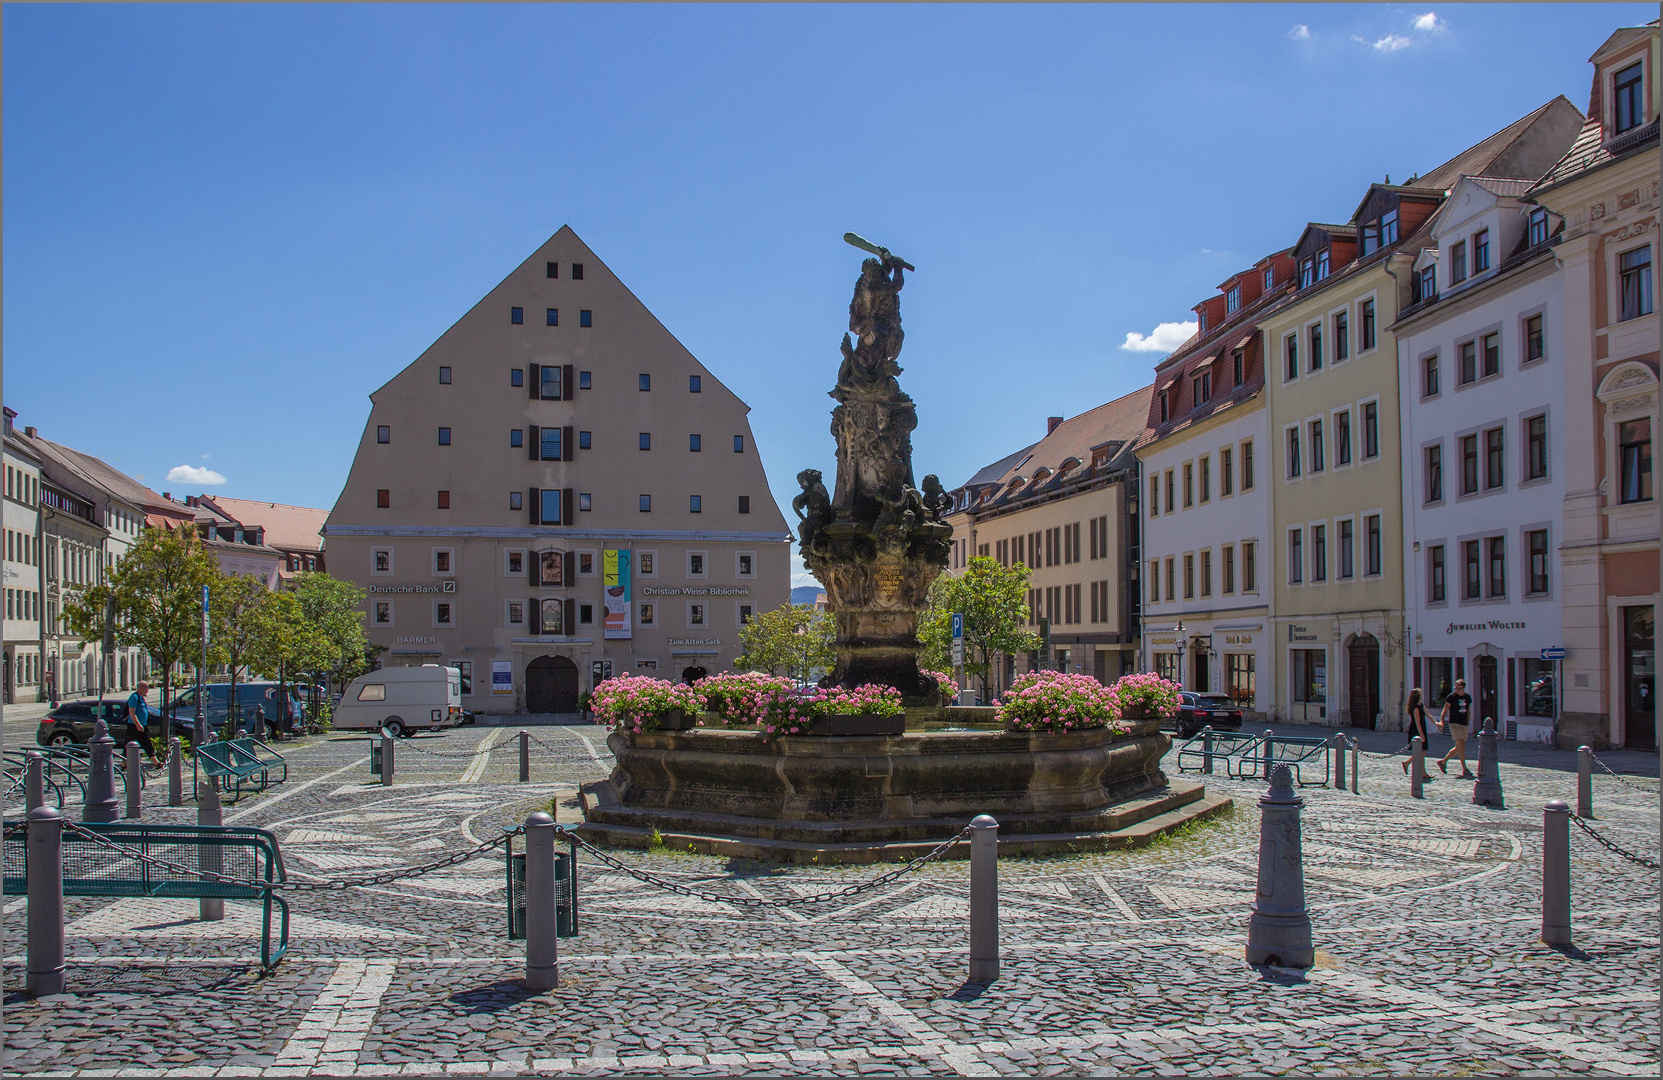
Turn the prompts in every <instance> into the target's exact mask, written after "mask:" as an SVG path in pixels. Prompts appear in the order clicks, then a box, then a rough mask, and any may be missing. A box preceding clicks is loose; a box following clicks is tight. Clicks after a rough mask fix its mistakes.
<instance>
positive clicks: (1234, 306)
mask: <svg viewBox="0 0 1663 1080" xmlns="http://www.w3.org/2000/svg"><path fill="white" fill-rule="evenodd" d="M1240 308H1241V286H1240V285H1232V286H1231V287H1230V291H1229V292H1227V293H1225V294H1224V310H1225V312H1227V313H1228V314H1231V315H1234V314H1235V313H1236V312H1237V310H1239V309H1240Z"/></svg>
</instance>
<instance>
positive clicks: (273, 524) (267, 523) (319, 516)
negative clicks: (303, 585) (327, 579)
mask: <svg viewBox="0 0 1663 1080" xmlns="http://www.w3.org/2000/svg"><path fill="white" fill-rule="evenodd" d="M197 501H198V502H200V503H201V504H202V505H203V507H204V508H206V509H208V510H212V511H216V512H218V513H220V514H222V515H224V516H225V517H227V518H229V519H230V520H232V521H235V522H238V523H239V524H241V525H243V526H244V527H247V526H250V525H252V526H255V527H257V528H259V529H261V530H262V531H263V532H264V533H265V536H264V539H265V542H266V545H267V546H268V547H274V548H281V549H283V550H284V551H322V550H323V537H322V535H320V534H321V530H322V529H323V526H324V523H325V522H326V521H328V520H329V511H327V510H318V509H315V508H313V507H310V506H290V505H288V504H287V503H274V502H260V501H258V500H255V499H231V498H227V497H225V496H223V495H200V496H198V497H197Z"/></svg>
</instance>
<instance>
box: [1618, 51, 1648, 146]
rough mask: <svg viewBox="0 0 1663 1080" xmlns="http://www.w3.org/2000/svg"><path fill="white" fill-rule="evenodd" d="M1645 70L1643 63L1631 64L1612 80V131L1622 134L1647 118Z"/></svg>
mask: <svg viewBox="0 0 1663 1080" xmlns="http://www.w3.org/2000/svg"><path fill="white" fill-rule="evenodd" d="M1644 83H1645V79H1644V71H1643V64H1642V63H1634V64H1630V65H1629V66H1628V67H1625V68H1623V69H1622V70H1621V71H1619V72H1617V75H1616V77H1615V78H1614V79H1612V80H1611V99H1612V101H1611V104H1612V113H1611V132H1612V134H1614V135H1621V134H1622V133H1623V132H1625V131H1629V130H1632V129H1634V128H1637V127H1639V126H1640V121H1641V120H1642V119H1644V118H1645V115H1646V109H1645V98H1644V96H1642V94H1641V91H1642V89H1643V88H1644Z"/></svg>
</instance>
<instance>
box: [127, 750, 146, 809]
mask: <svg viewBox="0 0 1663 1080" xmlns="http://www.w3.org/2000/svg"><path fill="white" fill-rule="evenodd" d="M143 769H144V766H142V765H140V764H139V744H138V743H137V742H130V743H128V744H127V776H126V780H127V816H128V817H130V818H136V817H143V816H144V771H143Z"/></svg>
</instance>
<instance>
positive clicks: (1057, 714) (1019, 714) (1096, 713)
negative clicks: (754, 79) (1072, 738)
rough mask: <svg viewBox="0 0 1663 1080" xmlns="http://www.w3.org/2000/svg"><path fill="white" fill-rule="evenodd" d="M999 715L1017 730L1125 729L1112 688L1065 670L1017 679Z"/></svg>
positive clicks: (1030, 673) (1005, 695)
mask: <svg viewBox="0 0 1663 1080" xmlns="http://www.w3.org/2000/svg"><path fill="white" fill-rule="evenodd" d="M997 716H998V718H999V720H1000V721H1002V722H1003V723H1005V724H1006V726H1008V727H1011V728H1014V729H1015V730H1017V731H1084V730H1086V729H1088V728H1100V727H1106V728H1110V729H1112V730H1114V731H1121V730H1124V729H1123V728H1122V727H1121V726H1120V712H1119V710H1118V709H1117V708H1116V707H1115V699H1114V697H1113V695H1112V694H1111V692H1110V688H1109V687H1107V686H1104V685H1103V684H1102V683H1100V682H1098V681H1097V680H1096V679H1094V678H1092V677H1091V676H1089V675H1073V674H1070V673H1068V672H1065V671H1033V672H1029V673H1028V674H1026V675H1019V676H1017V678H1016V681H1015V682H1013V683H1012V684H1011V688H1010V689H1009V690H1007V691H1005V694H1004V696H1003V697H1002V698H1001V699H1000V701H999V712H998V713H997Z"/></svg>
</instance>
